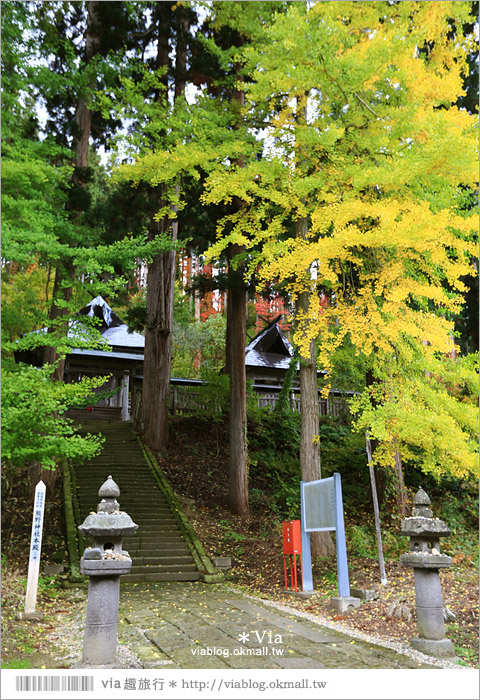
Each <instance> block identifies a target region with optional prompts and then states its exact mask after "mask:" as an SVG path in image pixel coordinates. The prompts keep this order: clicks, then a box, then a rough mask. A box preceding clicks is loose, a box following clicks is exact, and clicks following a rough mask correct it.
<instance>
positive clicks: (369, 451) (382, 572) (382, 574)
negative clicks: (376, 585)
mask: <svg viewBox="0 0 480 700" xmlns="http://www.w3.org/2000/svg"><path fill="white" fill-rule="evenodd" d="M365 438H366V445H367V457H368V469H369V472H370V483H371V485H372V499H373V512H374V514H375V530H376V533H377V547H378V563H379V565H380V583H381V584H382V585H383V586H385V585H386V583H387V574H386V573H385V562H384V560H383V546H382V531H381V529H380V511H379V508H378V498H377V485H376V483H375V472H374V470H373V466H372V445H371V444H370V438H369V437H368V433H367V434H366V436H365Z"/></svg>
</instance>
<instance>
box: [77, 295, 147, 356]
mask: <svg viewBox="0 0 480 700" xmlns="http://www.w3.org/2000/svg"><path fill="white" fill-rule="evenodd" d="M78 315H79V316H90V317H92V318H98V319H100V321H101V325H100V326H99V327H98V330H99V331H100V333H101V334H102V336H103V338H104V339H105V340H106V341H107V343H108V344H109V345H111V346H112V347H114V348H125V349H126V351H127V352H131V351H132V350H136V351H137V352H138V353H142V352H143V349H144V347H145V338H144V337H143V335H140V333H136V332H135V331H133V332H131V333H130V332H129V330H128V326H127V324H126V323H123V321H122V320H121V319H120V318H119V317H118V316H117V314H116V313H115V312H114V311H113V309H112V308H111V307H110V306H109V305H108V303H107V302H106V301H105V299H104V298H103V297H102V296H98V297H95V299H92V301H91V302H90V303H89V304H87V305H86V306H84V307H83V309H80V311H79V312H78ZM76 353H88V354H92V353H93V351H92V350H77V351H76ZM109 354H110V353H109Z"/></svg>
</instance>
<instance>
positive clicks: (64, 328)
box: [42, 263, 73, 381]
mask: <svg viewBox="0 0 480 700" xmlns="http://www.w3.org/2000/svg"><path fill="white" fill-rule="evenodd" d="M66 280H69V282H67V284H68V286H65V285H64V282H65V281H66ZM71 280H73V268H70V269H68V270H67V271H66V270H65V269H64V268H63V266H62V265H61V264H60V263H59V264H58V265H57V268H56V270H55V280H54V283H53V293H52V306H51V307H50V314H49V318H50V323H51V326H50V328H49V330H48V332H49V333H51V334H52V335H53V336H55V337H58V336H63V337H66V336H67V333H68V316H69V312H68V308H63V305H57V303H56V302H57V301H59V300H60V299H61V300H62V301H63V302H69V301H70V299H71V296H72V291H73V287H72V285H71ZM62 318H64V319H65V320H64V321H63V322H62V321H60V320H59V319H62ZM55 363H57V364H56V366H55V369H54V370H53V372H52V374H51V378H52V379H54V380H55V381H63V374H64V371H65V358H63V359H59V355H58V353H57V347H56V345H55V346H50V345H46V346H45V347H44V349H43V362H42V364H44V365H54V364H55Z"/></svg>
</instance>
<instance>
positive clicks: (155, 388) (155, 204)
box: [141, 3, 186, 450]
mask: <svg viewBox="0 0 480 700" xmlns="http://www.w3.org/2000/svg"><path fill="white" fill-rule="evenodd" d="M172 6H173V3H157V4H156V7H155V12H156V17H157V22H158V25H157V27H158V31H157V35H158V43H157V58H156V66H157V68H158V67H161V66H164V67H168V54H169V35H170V27H171V19H172V17H171V12H172ZM181 26H182V29H186V25H185V23H184V22H183V23H182V25H181ZM183 60H186V52H182V51H180V53H177V61H179V62H180V63H181V62H182V61H183ZM177 68H178V69H179V74H181V75H184V74H185V66H182V65H178V66H177ZM182 80H183V78H182ZM163 83H164V87H165V88H166V87H167V86H168V76H167V72H166V73H165V75H164V78H163ZM184 90H185V82H184V81H183V82H180V84H179V85H177V86H176V89H175V97H176V98H177V97H179V96H180V95H181V94H183V92H184ZM156 100H157V102H159V103H161V102H162V101H163V103H164V107H165V108H166V106H167V102H166V101H167V94H166V91H165V94H164V93H162V92H160V91H159V92H158V93H157V95H156ZM151 202H152V217H151V222H150V230H149V238H150V240H153V239H154V238H155V236H156V235H157V234H159V233H163V232H165V231H166V230H167V227H168V226H170V227H171V240H172V241H176V239H177V235H178V223H177V222H176V221H174V222H173V223H172V224H170V222H169V220H163V221H160V222H157V221H155V219H154V218H153V217H154V215H155V213H156V212H157V211H158V210H159V209H160V208H161V207H162V206H163V204H164V201H163V189H162V187H157V188H156V189H155V190H154V191H153V193H152V197H151ZM175 259H176V254H175V251H174V250H172V251H167V252H165V253H160V254H158V255H156V256H155V258H154V259H153V261H152V263H151V264H150V265H149V266H148V274H147V323H146V327H145V352H144V363H143V389H142V405H141V429H142V433H143V437H144V439H145V441H146V443H147V444H148V445H149V447H151V449H153V450H162V449H164V448H165V447H166V446H167V444H168V415H169V395H170V370H171V362H172V331H173V303H174V291H175Z"/></svg>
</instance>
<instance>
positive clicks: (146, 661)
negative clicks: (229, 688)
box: [119, 582, 432, 669]
mask: <svg viewBox="0 0 480 700" xmlns="http://www.w3.org/2000/svg"><path fill="white" fill-rule="evenodd" d="M119 620H120V624H119V641H120V642H121V643H124V644H127V645H128V646H129V647H130V649H131V650H132V651H133V652H134V653H135V654H136V655H137V657H138V658H139V660H140V661H141V662H142V665H143V666H144V667H152V668H159V667H167V668H168V667H170V668H188V669H196V668H216V669H222V668H223V669H228V668H236V669H255V668H256V669H274V668H284V669H295V668H299V669H309V668H350V669H362V668H363V669H396V668H403V669H408V668H432V666H430V665H428V664H425V663H422V662H420V661H416V660H414V659H413V658H410V657H409V656H406V655H404V654H400V653H398V652H396V651H394V650H392V649H388V648H385V647H381V646H378V645H376V644H371V643H368V642H365V641H362V640H360V639H358V638H353V637H350V636H349V635H348V634H346V633H344V632H339V631H336V630H333V629H330V628H329V627H326V626H323V625H321V624H316V623H315V622H312V621H310V620H308V619H305V618H303V617H301V616H298V615H295V613H294V612H292V613H291V614H289V613H285V612H283V611H280V610H279V609H278V608H275V607H274V606H271V605H267V604H265V603H264V602H262V601H258V600H256V599H253V598H250V597H247V596H243V595H242V594H240V593H236V592H235V591H233V590H232V589H230V588H228V587H227V586H224V585H221V584H202V583H180V582H171V583H150V584H138V585H133V586H132V585H122V588H121V595H120V615H119Z"/></svg>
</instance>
